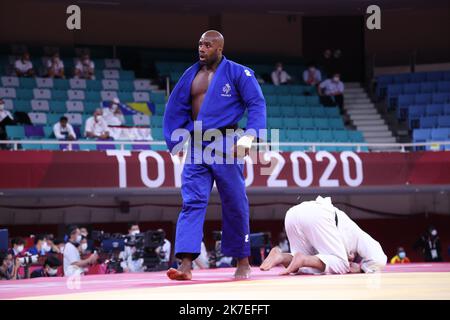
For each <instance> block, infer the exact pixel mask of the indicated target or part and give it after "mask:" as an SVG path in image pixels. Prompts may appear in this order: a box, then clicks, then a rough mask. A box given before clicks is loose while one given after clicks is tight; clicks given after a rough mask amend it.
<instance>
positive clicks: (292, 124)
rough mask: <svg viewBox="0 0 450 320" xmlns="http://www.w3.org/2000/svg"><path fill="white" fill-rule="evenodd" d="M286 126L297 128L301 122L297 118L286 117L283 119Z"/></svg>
mask: <svg viewBox="0 0 450 320" xmlns="http://www.w3.org/2000/svg"><path fill="white" fill-rule="evenodd" d="M283 126H284V128H288V129H296V128H298V127H299V122H298V119H297V118H284V119H283Z"/></svg>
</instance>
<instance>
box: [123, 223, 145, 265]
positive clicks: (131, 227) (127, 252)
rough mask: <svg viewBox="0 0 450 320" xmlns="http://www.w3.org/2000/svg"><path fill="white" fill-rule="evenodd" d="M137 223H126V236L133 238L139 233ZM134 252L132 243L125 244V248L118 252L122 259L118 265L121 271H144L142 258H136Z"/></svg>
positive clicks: (134, 248)
mask: <svg viewBox="0 0 450 320" xmlns="http://www.w3.org/2000/svg"><path fill="white" fill-rule="evenodd" d="M140 232H141V231H140V229H139V225H138V223H137V222H132V223H129V224H128V236H130V237H131V239H133V237H135V236H136V235H138V234H140ZM135 253H136V247H135V246H132V245H125V249H124V250H123V251H122V252H121V253H120V254H119V257H120V258H121V259H122V262H121V263H120V266H121V267H122V269H123V272H143V271H145V267H144V259H142V258H140V259H136V258H135V257H134V254H135Z"/></svg>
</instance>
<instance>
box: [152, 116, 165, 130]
mask: <svg viewBox="0 0 450 320" xmlns="http://www.w3.org/2000/svg"><path fill="white" fill-rule="evenodd" d="M150 121H151V124H152V127H159V128H162V125H163V116H157V115H155V116H152V117H151V118H150Z"/></svg>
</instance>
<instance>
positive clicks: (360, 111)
mask: <svg viewBox="0 0 450 320" xmlns="http://www.w3.org/2000/svg"><path fill="white" fill-rule="evenodd" d="M347 113H348V114H349V115H350V116H352V115H358V114H378V111H377V110H376V109H374V108H371V109H369V108H365V109H356V108H355V109H349V110H347Z"/></svg>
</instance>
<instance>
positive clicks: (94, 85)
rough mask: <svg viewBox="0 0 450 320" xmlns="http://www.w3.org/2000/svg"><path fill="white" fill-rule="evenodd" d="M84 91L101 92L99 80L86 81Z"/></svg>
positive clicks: (101, 87)
mask: <svg viewBox="0 0 450 320" xmlns="http://www.w3.org/2000/svg"><path fill="white" fill-rule="evenodd" d="M86 89H87V90H91V91H101V90H103V86H102V82H101V80H87V81H86Z"/></svg>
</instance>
